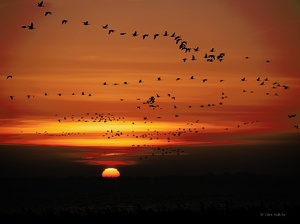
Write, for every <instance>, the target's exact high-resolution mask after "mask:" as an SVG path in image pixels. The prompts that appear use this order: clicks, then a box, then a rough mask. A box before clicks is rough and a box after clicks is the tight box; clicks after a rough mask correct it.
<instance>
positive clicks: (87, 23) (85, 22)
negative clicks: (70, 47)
mask: <svg viewBox="0 0 300 224" xmlns="http://www.w3.org/2000/svg"><path fill="white" fill-rule="evenodd" d="M82 23H83V25H85V26H88V25H90V24H89V21H84V22H82Z"/></svg>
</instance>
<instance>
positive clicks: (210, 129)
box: [0, 0, 300, 147]
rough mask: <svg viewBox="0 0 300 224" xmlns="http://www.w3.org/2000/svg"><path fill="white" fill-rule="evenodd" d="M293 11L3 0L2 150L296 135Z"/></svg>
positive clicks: (135, 1)
mask: <svg viewBox="0 0 300 224" xmlns="http://www.w3.org/2000/svg"><path fill="white" fill-rule="evenodd" d="M299 9H300V5H299V2H297V1H296V0H294V1H293V0H288V1H272V0H263V1H261V0H254V1H249V2H245V1H239V0H226V1H217V0H216V1H209V0H203V1H202V0H201V1H200V0H188V1H183V0H172V1H171V0H153V1H152V0H151V1H150V0H149V1H147V0H100V1H93V0H89V1H87V0H85V1H82V0H72V1H71V0H66V1H58V0H51V1H50V0H49V1H44V7H38V6H37V2H36V1H31V0H26V1H25V0H9V1H8V0H3V1H1V3H0V15H1V19H0V25H1V27H2V34H1V36H0V48H1V51H0V59H1V60H0V75H1V76H0V102H1V110H0V120H1V122H0V126H1V129H0V143H1V144H35V145H66V146H97V147H102V146H118V147H122V146H126V147H128V146H132V145H133V146H138V145H140V146H160V145H163V146H186V145H203V144H234V143H236V142H239V141H241V140H243V139H247V137H249V136H256V135H257V136H261V135H264V134H265V135H268V134H278V133H286V132H298V130H297V129H295V128H294V126H295V125H299V124H300V122H299V118H298V116H299V110H300V107H299V105H300V104H299V97H300V86H299V84H300V83H299V71H300V65H299V63H298V52H299V50H300V47H299V43H298V42H299V39H300V32H299V27H300V18H299ZM46 11H50V12H52V14H51V15H47V16H45V15H44V13H45V12H46ZM63 19H67V20H68V23H67V24H64V25H62V24H61V21H62V20H63ZM83 21H88V22H89V24H90V25H88V26H84V25H83ZM31 22H33V23H34V26H35V29H33V30H30V29H28V28H22V26H24V25H29V24H30V23H31ZM105 24H109V26H108V29H104V28H102V26H103V25H105ZM110 29H112V30H114V32H113V33H111V34H108V30H110ZM135 31H137V33H138V36H136V37H134V36H133V35H132V34H133V33H134V32H135ZM165 31H167V32H168V36H163V34H164V33H165ZM122 32H124V33H126V34H125V35H120V33H122ZM156 33H158V34H159V36H158V37H157V38H156V39H154V36H153V35H154V34H156ZM173 33H175V37H178V38H180V39H181V40H180V41H179V42H178V44H176V40H175V38H174V37H171V35H172V34H173ZM143 34H149V36H148V37H146V38H145V39H143V38H142V36H143ZM182 41H186V43H187V44H186V47H187V48H189V49H190V52H187V53H186V52H185V49H184V50H182V49H180V48H179V45H180V43H181V42H182ZM196 47H199V51H197V52H196V51H194V48H196ZM212 48H214V49H215V51H214V52H210V50H211V49H212ZM206 53H207V54H211V55H214V56H215V57H217V56H218V55H219V54H221V53H224V57H223V58H222V59H223V60H222V61H219V60H217V58H216V59H215V60H214V61H213V62H208V61H207V60H206V59H205V58H204V55H205V54H206ZM192 55H194V56H195V57H196V60H194V61H192V60H191V58H192ZM246 57H249V58H248V59H246ZM183 58H187V61H186V62H183ZM266 60H269V61H270V62H269V63H266ZM8 75H12V77H13V78H9V79H7V76H8ZM191 76H194V78H195V79H190V77H191ZM158 77H161V79H162V80H161V81H158V80H157V78H158ZM244 77H245V79H246V81H242V78H244ZM258 77H260V81H257V78H258ZM177 78H180V80H176V79H177ZM266 78H268V81H265V82H264V85H261V83H262V82H263V81H264V80H265V79H266ZM203 79H207V81H206V82H203ZM139 80H142V83H139V82H138V81H139ZM220 80H224V81H223V82H220ZM104 82H106V83H107V85H103V83H104ZM124 82H127V83H128V84H124ZM274 83H276V84H274ZM114 84H118V85H114ZM284 86H288V89H285V88H284ZM273 87H274V88H273ZM82 92H84V95H82ZM45 93H47V96H45ZM59 93H61V94H62V95H61V96H59V95H58V94H59ZM73 93H74V95H72V94H73ZM88 94H91V96H88ZM157 94H158V95H157ZM168 94H170V95H168ZM27 95H30V98H29V99H28V98H27ZM10 96H13V97H14V99H13V100H11V99H10ZM151 96H154V97H155V102H154V103H153V104H147V103H146V101H147V100H149V98H150V97H151ZM172 97H175V98H172ZM220 103H222V105H220ZM150 105H152V106H153V105H154V106H156V107H151V106H150ZM201 105H202V107H201ZM209 105H210V106H209ZM138 107H140V109H138ZM175 107H176V108H175ZM290 114H298V116H296V117H293V118H289V117H288V115H290ZM145 118H146V119H145ZM59 120H60V122H59ZM93 121H94V122H93Z"/></svg>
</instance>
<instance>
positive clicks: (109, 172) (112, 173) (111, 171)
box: [102, 168, 120, 178]
mask: <svg viewBox="0 0 300 224" xmlns="http://www.w3.org/2000/svg"><path fill="white" fill-rule="evenodd" d="M119 176H120V172H119V171H118V170H117V169H116V168H106V169H105V170H104V171H103V172H102V177H104V178H117V177H119Z"/></svg>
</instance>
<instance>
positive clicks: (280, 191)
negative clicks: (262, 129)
mask: <svg viewBox="0 0 300 224" xmlns="http://www.w3.org/2000/svg"><path fill="white" fill-rule="evenodd" d="M0 184H1V193H0V196H1V200H0V216H1V217H6V218H22V219H24V218H48V219H52V218H53V219H56V218H76V219H80V218H85V219H86V218H96V217H111V218H114V217H120V216H123V217H140V216H143V217H145V216H146V217H149V218H150V217H152V218H153V217H158V216H169V217H171V218H175V217H185V216H187V217H192V216H211V217H212V216H215V215H218V216H224V217H225V216H235V217H240V216H242V217H260V216H261V215H262V214H263V215H265V216H266V215H268V214H269V215H272V216H294V215H296V214H297V212H298V209H297V208H299V204H300V203H299V202H300V200H299V199H300V194H299V193H300V190H299V189H300V178H299V177H298V176H292V175H291V176H271V175H255V174H250V173H238V174H218V175H216V174H207V175H202V176H157V177H130V176H127V177H126V176H122V177H119V178H101V177H75V176H74V177H31V178H24V177H22V178H2V179H1V181H0Z"/></svg>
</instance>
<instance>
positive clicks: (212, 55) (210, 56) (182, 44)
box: [21, 1, 269, 62]
mask: <svg viewBox="0 0 300 224" xmlns="http://www.w3.org/2000/svg"><path fill="white" fill-rule="evenodd" d="M37 6H38V7H45V5H44V1H41V2H38V3H37ZM49 15H52V12H51V11H46V12H44V16H49ZM68 22H69V20H68V19H62V20H61V25H64V24H67V23H68ZM82 24H83V25H84V26H90V25H91V23H90V22H89V21H88V20H86V21H82ZM21 27H22V28H23V29H29V30H34V29H36V26H35V25H34V23H33V22H31V23H30V24H29V25H22V26H21ZM102 28H103V29H105V30H107V32H108V34H109V35H110V34H113V33H115V32H116V30H115V29H112V28H111V27H109V24H105V25H102ZM119 34H120V35H121V36H124V35H126V34H127V32H120V33H119ZM131 35H132V36H133V37H137V36H141V37H142V39H143V40H144V39H146V38H149V36H150V34H149V33H143V34H140V33H138V31H134V32H133V33H132V34H131ZM158 36H164V37H168V36H169V37H171V38H173V39H174V41H175V43H176V44H177V45H178V48H179V49H180V50H182V51H184V52H185V53H189V52H191V51H192V52H194V53H196V52H198V51H200V49H199V47H198V46H197V47H188V45H187V41H186V40H183V39H182V37H181V36H180V35H177V34H176V32H173V33H172V34H171V33H169V32H168V31H165V32H164V33H163V34H160V33H155V34H153V40H155V39H157V38H158ZM224 56H225V53H224V52H221V53H218V54H216V51H215V49H214V48H211V49H210V50H209V52H208V53H205V54H204V58H205V60H206V61H207V62H214V61H215V60H217V61H220V62H221V61H223V60H224ZM246 58H248V57H246ZM187 60H191V61H196V60H197V57H196V56H195V54H192V55H191V56H190V58H188V57H184V58H182V61H183V62H186V61H187ZM267 62H269V60H267Z"/></svg>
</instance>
